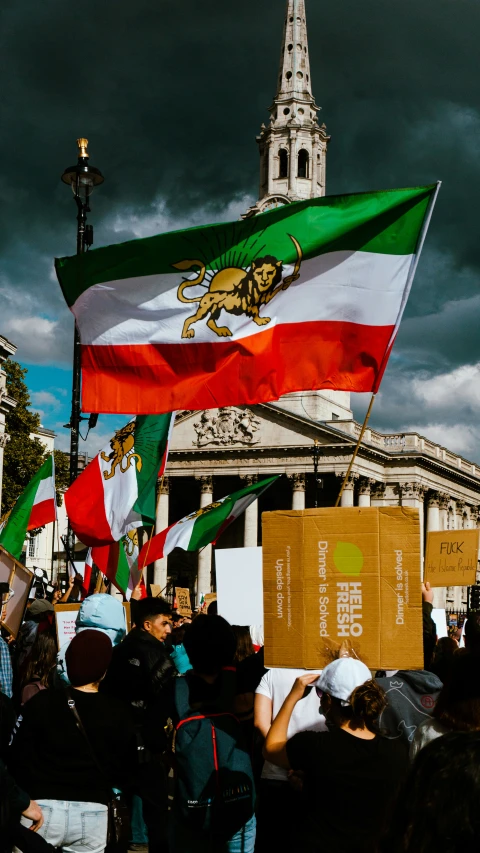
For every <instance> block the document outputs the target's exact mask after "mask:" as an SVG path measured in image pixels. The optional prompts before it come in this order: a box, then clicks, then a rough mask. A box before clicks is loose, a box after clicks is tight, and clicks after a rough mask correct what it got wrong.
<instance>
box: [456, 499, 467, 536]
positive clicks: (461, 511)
mask: <svg viewBox="0 0 480 853" xmlns="http://www.w3.org/2000/svg"><path fill="white" fill-rule="evenodd" d="M464 516H465V501H457V506H456V509H455V530H463V529H464V527H465V517H464Z"/></svg>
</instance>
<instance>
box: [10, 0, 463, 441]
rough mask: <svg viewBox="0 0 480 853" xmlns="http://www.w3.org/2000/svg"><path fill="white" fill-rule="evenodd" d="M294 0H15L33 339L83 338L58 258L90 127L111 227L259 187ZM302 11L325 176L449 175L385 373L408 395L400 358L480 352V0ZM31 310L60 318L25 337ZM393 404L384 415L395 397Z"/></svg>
mask: <svg viewBox="0 0 480 853" xmlns="http://www.w3.org/2000/svg"><path fill="white" fill-rule="evenodd" d="M284 8H285V3H284V0H242V2H241V3H233V2H231V0H227V2H220V0H201V2H199V0H157V2H155V3H153V2H152V0H148V2H147V0H136V2H135V3H131V2H130V0H117V2H115V3H113V2H111V0H110V2H109V1H108V0H104V2H100V3H99V2H98V0H95V2H94V0H84V2H82V3H81V4H77V3H73V2H71V0H67V2H65V0H62V2H60V0H45V2H42V3H41V4H39V3H34V2H33V0H28V2H27V0H15V2H12V0H10V2H6V3H4V4H3V6H2V22H1V36H0V56H1V60H0V61H1V63H2V80H3V85H2V95H1V119H2V120H1V139H2V161H1V164H0V201H1V213H0V217H1V218H0V248H1V251H2V258H3V260H2V268H1V273H2V285H1V292H2V293H3V295H4V297H5V299H6V303H5V304H6V305H7V308H8V312H7V316H5V314H4V316H3V317H2V321H3V322H4V323H6V329H7V332H8V333H9V334H11V336H13V335H14V334H17V342H18V343H19V344H20V349H19V353H20V356H21V357H23V358H26V359H27V358H28V359H32V360H33V359H35V358H37V360H41V361H42V360H44V361H45V360H48V359H49V358H51V357H52V356H51V355H49V350H48V339H49V335H50V337H51V335H52V334H53V335H54V336H55V339H56V342H57V345H56V347H55V351H54V355H53V357H54V358H55V359H60V360H61V359H62V357H63V358H65V359H67V358H68V357H69V353H70V344H69V340H70V334H71V327H70V323H69V316H68V312H67V311H66V309H65V308H64V306H63V303H62V299H61V295H60V292H59V289H58V287H57V285H56V284H55V282H54V280H53V279H52V277H51V258H52V257H53V256H54V255H55V254H57V255H62V254H68V253H71V252H72V251H73V248H74V231H75V221H74V217H75V210H74V206H73V202H72V199H71V196H70V197H69V193H68V189H67V188H66V187H65V186H62V185H60V183H59V177H60V174H61V172H62V170H63V168H64V167H65V166H67V165H70V164H71V163H73V162H75V157H76V151H75V138H76V137H77V136H79V135H86V136H88V137H89V139H90V151H91V157H92V163H93V164H94V165H97V166H99V167H100V168H101V169H102V170H103V171H104V173H105V176H106V181H105V184H104V186H102V188H101V189H99V190H98V191H97V193H96V194H95V195H94V197H93V201H92V206H93V212H92V217H91V221H92V222H94V224H95V226H96V242H97V243H100V242H115V241H120V240H122V239H127V238H129V237H131V236H132V235H134V234H135V233H138V229H137V232H136V231H135V224H134V220H136V221H137V222H142V221H144V220H149V221H150V227H154V225H155V223H156V222H157V221H158V223H159V227H160V228H161V227H168V226H169V223H173V224H174V225H175V226H176V227H179V226H180V225H181V224H183V223H184V222H185V223H188V224H194V223H195V222H196V221H197V219H198V221H204V220H205V219H214V218H216V217H218V216H222V215H223V213H224V211H225V209H226V208H228V206H229V205H232V204H233V207H230V210H233V209H236V208H235V204H237V205H238V204H240V201H239V200H240V199H242V198H243V197H246V196H250V197H255V196H256V191H257V174H258V155H257V152H256V146H255V141H254V138H255V135H256V134H257V133H258V130H259V126H260V123H261V122H262V121H267V119H268V114H267V112H266V108H267V107H268V105H269V104H270V103H271V101H272V96H273V94H274V88H275V83H276V79H277V66H278V58H279V51H280V44H281V35H282V26H283V15H284ZM307 15H308V26H309V40H310V54H311V63H312V79H313V85H314V92H315V95H316V98H317V102H318V103H319V104H320V105H321V106H322V113H321V120H324V121H325V122H326V124H327V128H328V131H329V132H330V133H331V135H332V141H331V144H330V147H329V154H328V164H327V189H328V192H329V193H337V192H349V191H356V190H363V189H373V188H383V187H385V188H388V187H393V186H407V185H414V184H424V183H429V182H432V181H434V180H437V179H442V180H443V188H442V191H441V194H440V197H439V201H438V204H437V208H436V211H435V214H434V218H433V222H432V226H431V231H430V234H429V237H428V241H427V245H426V249H425V252H424V256H423V258H422V261H421V263H420V267H419V271H418V274H417V279H416V282H415V285H414V289H413V292H412V296H411V299H410V303H409V306H408V309H407V316H406V320H405V321H404V325H403V327H402V329H401V333H400V336H399V339H398V342H397V346H396V358H397V361H396V362H395V363H394V364H392V366H391V367H389V369H388V372H387V375H386V378H385V383H390V385H389V386H388V387H389V388H390V387H391V391H392V394H393V396H394V398H395V399H396V400H397V401H398V402H399V404H400V405H402V400H403V397H404V396H405V400H406V399H407V397H408V383H407V384H402V382H400V381H398V377H399V376H403V377H406V376H407V375H408V377H415V376H416V375H417V374H418V375H420V373H419V371H420V370H421V371H423V373H422V374H421V375H422V376H424V377H428V376H435V375H439V374H448V373H451V372H452V371H455V370H456V369H457V368H458V367H459V366H461V365H462V364H466V363H468V364H475V363H476V362H478V361H480V343H479V336H478V335H477V334H476V325H478V321H479V319H480V302H478V301H477V300H476V299H475V295H476V293H477V291H478V277H479V268H480V241H479V239H478V213H477V209H478V202H477V199H478V198H479V197H480V158H479V147H480V146H479V141H478V140H479V139H480V89H479V87H478V39H479V35H480V4H479V3H478V0H364V2H359V0H341V2H339V0H307ZM239 209H240V208H239ZM132 223H133V224H132ZM152 223H153V225H152ZM25 316H27V317H35V316H40V317H42V318H43V319H44V320H45V321H46V322H51V323H53V324H54V326H53V327H51V328H49V327H47V326H44V327H43V332H42V333H41V334H39V337H38V341H37V342H36V341H35V339H33V338H29V342H28V346H27V347H25V345H24V343H22V341H21V340H19V338H18V334H19V333H20V330H21V328H22V326H21V321H22V317H25ZM12 317H13V318H14V319H15V317H16V319H15V323H16V325H15V323H13V325H12V322H11V318H12ZM9 323H10V325H9ZM0 331H2V329H0ZM42 335H43V337H42ZM37 343H38V347H37ZM36 347H37V349H36ZM42 347H43V348H42ZM402 371H403V372H402ZM389 411H390V414H388V412H387V409H385V412H384V415H383V416H382V417H384V423H385V425H388V424H390V421H389V419H390V418H392V419H393V418H394V417H396V416H397V412H396V411H393V409H389ZM462 411H463V410H462ZM465 417H467V414H466V413H465ZM390 425H391V426H393V427H394V424H390Z"/></svg>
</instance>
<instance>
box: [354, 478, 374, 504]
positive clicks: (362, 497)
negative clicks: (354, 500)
mask: <svg viewBox="0 0 480 853" xmlns="http://www.w3.org/2000/svg"><path fill="white" fill-rule="evenodd" d="M374 483H375V480H369V479H368V477H362V478H361V479H360V484H359V490H358V492H359V493H358V505H359V506H371V497H372V494H371V493H372V486H373V485H374Z"/></svg>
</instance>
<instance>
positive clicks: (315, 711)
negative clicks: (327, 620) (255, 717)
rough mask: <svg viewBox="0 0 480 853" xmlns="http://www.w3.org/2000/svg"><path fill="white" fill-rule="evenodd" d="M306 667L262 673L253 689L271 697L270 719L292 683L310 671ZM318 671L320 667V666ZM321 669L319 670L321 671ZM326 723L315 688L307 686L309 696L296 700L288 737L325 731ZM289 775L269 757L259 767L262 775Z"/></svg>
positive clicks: (278, 777) (282, 701)
mask: <svg viewBox="0 0 480 853" xmlns="http://www.w3.org/2000/svg"><path fill="white" fill-rule="evenodd" d="M310 671H311V670H307V669H269V670H268V672H266V673H265V675H264V676H263V678H262V680H261V682H260V684H259V685H258V687H257V690H256V692H257V693H260V695H261V696H266V697H267V698H268V699H271V700H272V711H273V719H275V717H276V716H277V714H278V712H279V711H280V708H281V707H282V705H283V703H284V701H285V699H286V698H287V696H288V694H289V693H290V690H291V689H292V687H293V682H294V681H295V679H296V678H298V677H299V676H300V675H305V673H307V672H310ZM320 672H321V670H320ZM320 672H319V673H318V674H319V675H320ZM325 731H327V724H326V722H325V717H324V716H323V714H321V713H320V699H319V698H318V696H317V693H316V691H315V688H314V687H313V688H312V690H310V693H309V694H308V696H306V697H305V698H304V699H300V702H297V704H296V705H295V709H294V711H293V714H292V716H291V718H290V722H289V724H288V732H287V734H288V739H289V740H290V738H291V737H293V735H296V734H297V733H298V732H325ZM287 778H288V774H287V771H286V770H284V769H283V768H282V767H276V766H275V765H274V764H271V763H270V761H265V764H264V765H263V770H262V779H276V780H277V781H280V782H284V781H285V780H286V779H287Z"/></svg>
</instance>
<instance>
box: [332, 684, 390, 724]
mask: <svg viewBox="0 0 480 853" xmlns="http://www.w3.org/2000/svg"><path fill="white" fill-rule="evenodd" d="M330 699H331V710H330V712H329V717H331V718H332V722H335V724H336V725H338V726H340V725H342V724H343V723H350V724H351V725H352V728H363V727H364V726H365V728H367V729H368V730H369V731H371V732H375V733H378V731H379V729H378V726H377V720H378V718H379V717H380V715H381V713H382V711H384V710H385V708H386V707H387V699H386V696H385V691H384V690H383V689H382V688H381V687H380V685H379V684H377V682H376V681H373V680H370V681H366V682H365V684H361V685H360V687H357V688H356V689H355V690H354V691H353V693H352V695H351V696H350V702H349V704H348V705H342V703H341V700H340V699H336V698H335V697H334V696H330Z"/></svg>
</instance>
